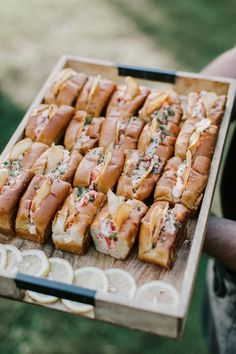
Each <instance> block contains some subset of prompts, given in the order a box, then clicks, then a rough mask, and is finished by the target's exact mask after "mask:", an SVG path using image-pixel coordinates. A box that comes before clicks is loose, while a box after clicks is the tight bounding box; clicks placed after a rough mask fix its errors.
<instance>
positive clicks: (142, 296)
mask: <svg viewBox="0 0 236 354" xmlns="http://www.w3.org/2000/svg"><path fill="white" fill-rule="evenodd" d="M135 299H136V300H138V301H141V302H145V303H146V304H148V303H152V304H154V305H159V304H160V305H167V306H171V307H177V306H178V303H179V295H178V293H177V291H176V289H175V288H174V287H173V286H172V285H170V284H168V283H165V282H163V281H160V280H154V281H151V282H149V283H145V284H143V285H142V286H141V287H140V288H139V289H138V290H137V293H136V296H135Z"/></svg>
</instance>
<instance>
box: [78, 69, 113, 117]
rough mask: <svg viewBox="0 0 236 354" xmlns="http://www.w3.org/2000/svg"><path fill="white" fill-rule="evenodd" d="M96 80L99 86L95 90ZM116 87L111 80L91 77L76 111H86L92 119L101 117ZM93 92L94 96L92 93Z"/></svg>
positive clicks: (83, 90) (82, 92)
mask: <svg viewBox="0 0 236 354" xmlns="http://www.w3.org/2000/svg"><path fill="white" fill-rule="evenodd" d="M95 80H96V81H97V85H96V87H95V89H93V87H94V86H93V85H94V82H95ZM115 88H116V85H115V83H114V82H112V81H111V80H107V79H101V78H96V77H92V76H90V77H89V79H88V81H87V82H86V84H85V85H84V87H83V89H82V91H81V93H80V95H79V97H78V99H77V102H76V109H77V110H82V111H86V112H87V114H88V115H89V116H91V117H99V116H100V115H101V113H102V111H103V110H104V109H105V107H106V105H107V102H108V100H109V98H110V97H111V95H112V93H113V92H114V91H115ZM91 89H92V90H93V92H92V95H91V93H90V91H91Z"/></svg>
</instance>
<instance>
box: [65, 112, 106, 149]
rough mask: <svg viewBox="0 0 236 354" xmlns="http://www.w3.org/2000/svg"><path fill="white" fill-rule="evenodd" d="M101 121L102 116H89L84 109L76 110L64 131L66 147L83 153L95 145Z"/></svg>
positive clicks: (102, 119) (102, 120)
mask: <svg viewBox="0 0 236 354" xmlns="http://www.w3.org/2000/svg"><path fill="white" fill-rule="evenodd" d="M103 122H104V118H103V117H94V118H89V117H87V113H86V112H85V111H76V112H75V115H74V117H73V119H72V120H71V122H70V124H69V126H68V128H67V130H66V133H65V138H64V145H65V147H66V149H68V150H77V151H78V152H80V153H81V154H82V155H85V154H86V153H87V152H88V151H89V150H91V149H93V148H94V147H96V146H97V145H98V139H99V133H100V130H101V127H102V124H103Z"/></svg>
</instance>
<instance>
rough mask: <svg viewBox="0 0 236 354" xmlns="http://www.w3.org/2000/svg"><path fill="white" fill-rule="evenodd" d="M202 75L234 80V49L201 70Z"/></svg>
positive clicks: (235, 58) (235, 73)
mask: <svg viewBox="0 0 236 354" xmlns="http://www.w3.org/2000/svg"><path fill="white" fill-rule="evenodd" d="M202 73H203V74H206V75H214V76H225V77H230V78H233V79H236V47H234V48H232V49H230V50H228V51H226V52H224V53H223V54H221V55H220V56H218V57H217V58H216V59H215V60H213V61H212V62H211V63H210V64H208V65H207V66H206V67H205V68H204V69H203V70H202Z"/></svg>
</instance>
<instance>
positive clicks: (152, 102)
mask: <svg viewBox="0 0 236 354" xmlns="http://www.w3.org/2000/svg"><path fill="white" fill-rule="evenodd" d="M182 115H183V109H182V105H181V100H180V98H179V96H178V94H177V93H176V92H174V91H172V90H169V91H160V90H153V91H151V93H149V95H148V97H147V99H146V101H145V103H144V105H143V107H142V108H141V109H140V111H139V117H140V118H141V119H143V120H144V121H145V122H150V121H151V120H152V119H153V118H155V119H157V120H158V122H159V123H161V124H167V123H168V122H172V123H175V124H177V125H179V123H180V121H181V118H182Z"/></svg>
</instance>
